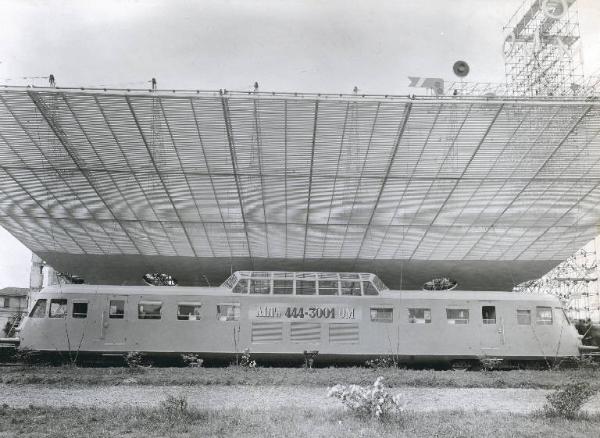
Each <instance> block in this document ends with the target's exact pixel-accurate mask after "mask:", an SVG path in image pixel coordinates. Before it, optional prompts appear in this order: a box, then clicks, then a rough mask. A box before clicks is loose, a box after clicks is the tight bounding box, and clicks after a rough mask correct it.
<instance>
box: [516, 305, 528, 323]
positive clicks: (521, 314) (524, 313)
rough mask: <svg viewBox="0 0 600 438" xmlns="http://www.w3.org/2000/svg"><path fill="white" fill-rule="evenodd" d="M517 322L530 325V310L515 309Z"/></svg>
mask: <svg viewBox="0 0 600 438" xmlns="http://www.w3.org/2000/svg"><path fill="white" fill-rule="evenodd" d="M517 324H519V325H531V310H525V309H517Z"/></svg>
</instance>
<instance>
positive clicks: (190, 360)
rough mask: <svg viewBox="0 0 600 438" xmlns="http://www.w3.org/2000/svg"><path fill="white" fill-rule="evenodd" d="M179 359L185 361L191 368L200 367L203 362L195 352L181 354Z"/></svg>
mask: <svg viewBox="0 0 600 438" xmlns="http://www.w3.org/2000/svg"><path fill="white" fill-rule="evenodd" d="M181 360H183V363H185V364H186V365H187V366H188V367H192V368H200V367H201V366H202V364H203V363H204V360H203V359H201V358H200V356H198V355H197V354H194V353H184V354H182V355H181Z"/></svg>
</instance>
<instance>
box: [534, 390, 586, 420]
mask: <svg viewBox="0 0 600 438" xmlns="http://www.w3.org/2000/svg"><path fill="white" fill-rule="evenodd" d="M596 392H597V389H593V388H592V387H590V385H589V383H586V382H579V383H571V384H568V385H565V386H564V387H563V388H561V389H557V390H556V391H554V392H553V393H551V394H548V395H547V396H546V400H547V402H546V404H545V405H544V413H545V414H546V416H548V417H563V418H575V417H577V415H579V412H580V410H581V407H582V406H583V405H584V404H585V402H586V401H588V400H589V399H590V397H592V396H593V395H594V394H596Z"/></svg>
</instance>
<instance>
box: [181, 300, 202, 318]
mask: <svg viewBox="0 0 600 438" xmlns="http://www.w3.org/2000/svg"><path fill="white" fill-rule="evenodd" d="M182 306H188V307H194V315H191V316H193V317H194V318H190V314H189V313H188V314H187V315H184V314H182V313H180V307H182ZM196 307H199V308H200V311H199V313H198V314H195V312H196V310H195V308H196ZM202 307H203V306H202V303H201V302H199V301H194V302H192V301H182V302H178V303H177V321H201V320H202ZM186 316H187V317H186Z"/></svg>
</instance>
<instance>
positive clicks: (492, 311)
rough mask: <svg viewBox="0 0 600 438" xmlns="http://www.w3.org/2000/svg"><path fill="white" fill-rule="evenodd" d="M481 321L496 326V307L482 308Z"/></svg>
mask: <svg viewBox="0 0 600 438" xmlns="http://www.w3.org/2000/svg"><path fill="white" fill-rule="evenodd" d="M481 319H482V320H483V323H484V324H496V306H482V307H481Z"/></svg>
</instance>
